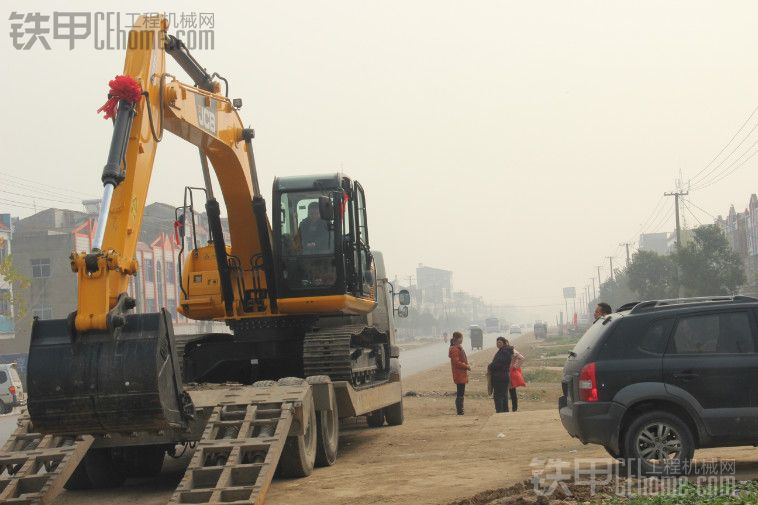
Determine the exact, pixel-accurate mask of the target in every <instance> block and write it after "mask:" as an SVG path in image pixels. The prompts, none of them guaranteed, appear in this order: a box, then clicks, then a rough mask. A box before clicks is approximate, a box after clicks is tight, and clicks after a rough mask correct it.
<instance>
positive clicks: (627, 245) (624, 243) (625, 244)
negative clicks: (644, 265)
mask: <svg viewBox="0 0 758 505" xmlns="http://www.w3.org/2000/svg"><path fill="white" fill-rule="evenodd" d="M619 245H623V246H626V268H629V263H631V258H630V257H629V246H630V245H632V244H631V243H630V242H621V243H620V244H619Z"/></svg>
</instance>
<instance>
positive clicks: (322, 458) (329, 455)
mask: <svg viewBox="0 0 758 505" xmlns="http://www.w3.org/2000/svg"><path fill="white" fill-rule="evenodd" d="M316 416H317V419H316V427H317V434H318V439H317V441H316V466H319V467H321V466H332V465H333V464H334V463H336V462H337V451H338V449H339V442H340V419H339V415H338V413H337V400H336V398H335V397H334V396H332V404H331V409H330V410H321V411H319V412H317V413H316Z"/></svg>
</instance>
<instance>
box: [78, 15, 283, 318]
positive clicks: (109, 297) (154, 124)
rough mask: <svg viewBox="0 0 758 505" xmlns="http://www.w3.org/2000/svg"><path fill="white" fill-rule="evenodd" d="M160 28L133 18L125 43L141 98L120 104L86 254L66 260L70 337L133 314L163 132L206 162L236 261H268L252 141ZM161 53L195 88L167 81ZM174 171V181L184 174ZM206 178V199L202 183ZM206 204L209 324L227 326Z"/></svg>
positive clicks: (225, 279)
mask: <svg viewBox="0 0 758 505" xmlns="http://www.w3.org/2000/svg"><path fill="white" fill-rule="evenodd" d="M166 26H167V23H166V20H165V18H163V17H141V18H139V20H138V21H137V23H136V25H135V27H134V28H133V29H132V31H131V33H130V35H129V36H130V41H136V43H133V44H132V43H130V49H129V50H128V51H127V55H126V64H125V66H124V75H127V76H130V77H132V78H134V79H135V80H136V81H137V82H138V83H139V84H140V85H141V87H142V90H143V95H144V97H143V99H142V100H140V101H138V102H137V103H136V104H134V103H130V102H128V101H126V100H121V101H120V102H119V104H118V109H117V115H116V118H115V121H114V130H113V138H112V141H111V148H110V151H109V156H108V161H107V163H106V166H105V168H104V170H103V176H102V180H103V186H104V191H103V199H102V204H101V209H100V216H99V219H98V221H97V231H96V233H95V238H94V241H93V251H92V252H89V253H85V252H77V253H74V254H72V258H71V265H72V269H73V270H74V271H75V272H76V273H77V278H78V300H77V313H76V316H75V330H76V332H80V333H81V332H87V331H92V330H113V329H114V328H116V327H118V326H120V325H123V322H124V318H123V313H124V312H125V311H126V310H128V309H129V308H132V307H133V306H134V302H133V301H131V300H129V299H128V297H127V296H126V291H127V286H128V282H129V276H130V275H133V274H135V273H136V272H137V261H136V258H135V252H136V248H137V241H138V239H139V230H140V227H141V224H142V216H143V211H144V207H145V199H146V197H147V190H148V186H149V183H150V177H151V174H152V170H153V161H154V159H155V154H156V151H157V148H158V144H159V141H160V139H161V137H162V135H163V131H164V130H167V131H169V132H171V133H173V134H175V135H177V136H178V137H180V138H182V139H184V140H186V141H188V142H190V143H191V144H194V145H195V146H197V148H198V149H199V153H200V157H201V162H202V165H203V167H204V168H205V169H206V170H207V166H208V165H207V162H206V159H205V158H206V157H207V159H208V160H209V161H210V164H211V166H212V167H213V169H214V171H215V174H216V177H217V179H218V182H219V185H220V189H221V192H222V193H223V197H224V201H225V203H226V210H227V215H228V219H229V232H230V237H231V245H232V249H233V251H234V255H235V256H236V257H238V258H241V259H244V260H246V261H249V259H250V258H254V257H256V256H258V255H261V254H262V255H270V254H271V245H270V233H271V232H270V226H269V224H268V220H267V218H266V217H265V205H264V202H263V198H262V197H261V194H260V189H259V187H258V181H257V174H256V171H255V161H254V157H253V152H252V145H251V140H252V137H253V132H252V130H250V129H246V128H244V126H243V125H242V122H241V120H240V118H239V115H238V114H237V110H236V108H235V107H234V105H233V104H232V101H231V100H229V99H228V98H227V97H225V96H223V95H221V94H220V93H219V88H220V86H219V83H218V82H214V81H213V76H210V75H208V74H207V72H206V71H205V70H204V69H203V68H202V67H201V66H200V65H199V64H198V63H197V62H196V61H195V60H194V58H192V56H191V55H190V54H189V52H188V51H187V49H186V47H185V46H184V44H183V43H182V42H181V41H179V40H178V39H176V38H174V37H172V36H170V35H168V34H167V33H166ZM166 53H168V54H169V55H171V56H173V57H174V58H175V59H176V60H177V62H178V63H179V64H180V66H181V67H182V68H184V69H185V70H186V71H187V72H188V73H189V74H190V77H192V78H193V80H194V81H195V85H194V86H189V85H186V84H183V83H181V82H179V81H177V80H176V79H175V78H174V77H172V76H169V75H168V74H166V73H165V56H166ZM172 170H174V171H175V172H176V174H177V177H176V178H177V179H178V180H181V179H182V178H183V177H182V175H181V173H182V172H184V171H185V170H186V169H185V168H184V167H172ZM205 176H206V186H207V189H208V190H209V191H210V183H209V180H208V174H207V173H206V174H205ZM210 196H211V198H209V202H210V207H209V209H208V211H209V218H210V221H211V229H212V230H211V231H212V233H213V231H215V232H216V236H213V239H214V242H215V245H216V247H215V256H216V260H217V263H218V270H219V273H220V279H219V284H220V295H221V298H222V299H223V303H224V312H225V314H224V313H221V314H217V316H219V317H223V316H231V315H233V314H232V313H233V312H234V311H235V310H236V304H235V303H234V291H233V290H232V284H231V280H230V279H229V272H228V265H227V258H226V252H227V251H226V248H225V247H224V243H223V233H222V232H221V230H220V226H219V229H216V230H213V228H214V222H213V221H214V220H215V221H218V220H219V216H218V203H217V202H216V200H215V199H214V198H212V192H211V193H210ZM251 202H252V206H251ZM254 207H256V208H255V210H254ZM214 214H215V215H214ZM265 259H267V260H268V261H267V262H264V264H267V265H269V266H270V265H271V264H272V261H270V257H269V258H265ZM239 275H246V276H248V277H249V276H251V275H252V274H251V273H250V272H242V273H240V274H239ZM245 280H246V281H247V282H248V283H249V282H250V281H251V279H250V278H248V279H245ZM269 281H271V276H270V275H267V276H266V278H265V280H264V282H265V283H266V285H267V284H268V283H269ZM264 287H265V286H264ZM271 300H275V298H274V297H273V296H272V297H271ZM274 304H275V302H274ZM270 306H271V303H268V305H267V307H270Z"/></svg>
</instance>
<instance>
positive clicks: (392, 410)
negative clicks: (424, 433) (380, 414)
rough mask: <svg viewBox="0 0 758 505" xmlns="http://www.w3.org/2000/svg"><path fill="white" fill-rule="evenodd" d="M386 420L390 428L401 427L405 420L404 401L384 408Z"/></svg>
mask: <svg viewBox="0 0 758 505" xmlns="http://www.w3.org/2000/svg"><path fill="white" fill-rule="evenodd" d="M384 418H385V419H387V424H389V425H390V426H400V425H401V424H403V421H404V420H405V416H404V415H403V400H402V398H401V399H400V401H399V402H397V403H395V404H394V405H390V406H389V407H385V408H384Z"/></svg>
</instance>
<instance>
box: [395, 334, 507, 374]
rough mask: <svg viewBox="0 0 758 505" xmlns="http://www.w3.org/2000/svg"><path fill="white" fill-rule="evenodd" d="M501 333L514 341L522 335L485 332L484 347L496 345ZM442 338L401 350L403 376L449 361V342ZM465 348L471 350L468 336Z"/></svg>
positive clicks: (465, 337)
mask: <svg viewBox="0 0 758 505" xmlns="http://www.w3.org/2000/svg"><path fill="white" fill-rule="evenodd" d="M500 335H502V336H504V337H505V338H507V339H509V340H510V341H512V342H514V343H515V342H516V339H517V338H519V337H520V336H521V335H507V334H506V333H485V334H484V341H483V343H484V348H485V349H489V348H492V347H495V340H496V339H497V337H498V336H500ZM441 340H442V339H440V342H439V343H436V344H429V345H425V346H423V347H417V348H416V349H411V350H410V351H400V366H401V369H400V370H401V373H402V374H403V377H407V376H409V375H411V374H414V373H418V372H423V371H424V370H428V369H429V368H432V367H434V366H437V365H440V364H442V363H446V362H447V361H448V357H447V350H448V348H449V344H447V343H443V342H442V341H441ZM463 348H464V349H465V350H466V352H471V341H470V340H469V338H468V337H467V336H464V337H463ZM479 365H482V363H479Z"/></svg>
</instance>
